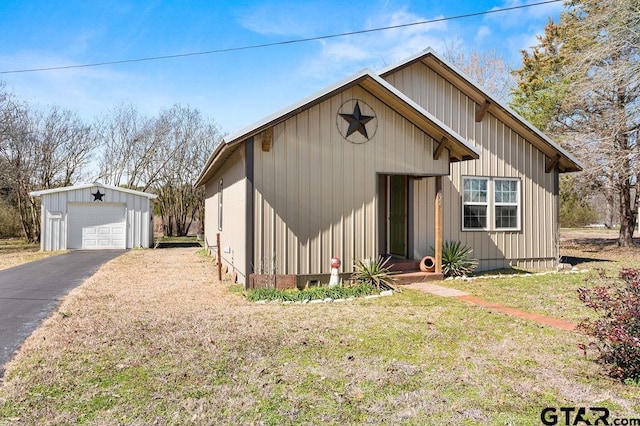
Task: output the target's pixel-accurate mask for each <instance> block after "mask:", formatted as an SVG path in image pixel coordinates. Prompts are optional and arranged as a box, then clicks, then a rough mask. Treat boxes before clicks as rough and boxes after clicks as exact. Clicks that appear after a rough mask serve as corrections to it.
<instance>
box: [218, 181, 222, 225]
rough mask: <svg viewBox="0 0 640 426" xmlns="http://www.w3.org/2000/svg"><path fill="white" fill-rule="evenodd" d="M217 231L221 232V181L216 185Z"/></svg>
mask: <svg viewBox="0 0 640 426" xmlns="http://www.w3.org/2000/svg"><path fill="white" fill-rule="evenodd" d="M218 231H222V179H220V182H219V183H218Z"/></svg>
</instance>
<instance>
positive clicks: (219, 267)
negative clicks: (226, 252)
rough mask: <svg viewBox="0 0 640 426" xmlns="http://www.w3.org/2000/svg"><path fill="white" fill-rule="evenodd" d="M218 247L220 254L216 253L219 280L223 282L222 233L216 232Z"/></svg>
mask: <svg viewBox="0 0 640 426" xmlns="http://www.w3.org/2000/svg"><path fill="white" fill-rule="evenodd" d="M216 247H217V248H218V254H217V255H216V261H217V262H216V263H217V264H218V280H219V281H220V282H222V248H220V233H219V232H218V233H217V234H216Z"/></svg>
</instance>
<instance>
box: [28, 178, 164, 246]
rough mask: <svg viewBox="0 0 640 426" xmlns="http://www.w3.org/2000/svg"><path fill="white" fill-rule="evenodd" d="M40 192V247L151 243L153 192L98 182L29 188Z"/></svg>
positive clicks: (144, 244) (34, 193)
mask: <svg viewBox="0 0 640 426" xmlns="http://www.w3.org/2000/svg"><path fill="white" fill-rule="evenodd" d="M30 195H31V196H32V197H41V198H42V214H41V232H40V248H41V250H43V251H52V250H66V249H84V250H92V249H94V250H102V249H128V248H138V247H144V248H147V247H151V246H152V245H153V206H152V203H151V200H152V199H154V198H156V197H157V196H156V195H154V194H147V193H145V192H141V191H134V190H132V189H126V188H119V187H116V186H110V185H104V184H101V183H89V184H82V185H74V186H66V187H64V188H55V189H47V190H43V191H34V192H32V193H31V194H30Z"/></svg>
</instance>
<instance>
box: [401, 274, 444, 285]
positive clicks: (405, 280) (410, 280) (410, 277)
mask: <svg viewBox="0 0 640 426" xmlns="http://www.w3.org/2000/svg"><path fill="white" fill-rule="evenodd" d="M393 278H394V279H395V280H396V284H399V285H410V284H415V283H424V282H427V281H442V279H443V276H442V274H436V273H435V272H422V271H410V272H403V273H400V274H394V275H393Z"/></svg>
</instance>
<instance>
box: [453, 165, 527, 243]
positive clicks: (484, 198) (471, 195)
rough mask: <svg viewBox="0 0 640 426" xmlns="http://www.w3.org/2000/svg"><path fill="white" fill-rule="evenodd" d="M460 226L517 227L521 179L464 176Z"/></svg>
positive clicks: (482, 227) (510, 228) (477, 227)
mask: <svg viewBox="0 0 640 426" xmlns="http://www.w3.org/2000/svg"><path fill="white" fill-rule="evenodd" d="M462 180H463V185H462V186H463V190H462V230H463V231H473V230H486V231H518V230H520V215H521V214H520V199H521V198H520V180H519V179H512V178H486V177H464V178H463V179H462Z"/></svg>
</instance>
